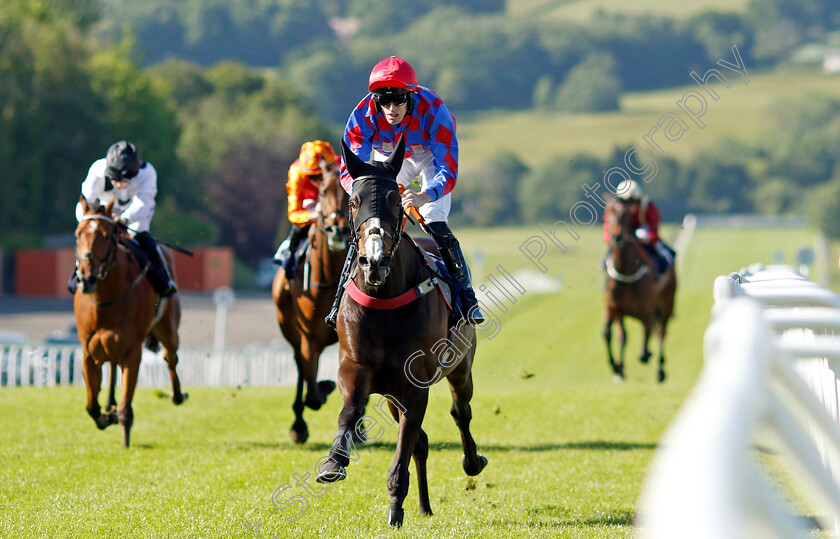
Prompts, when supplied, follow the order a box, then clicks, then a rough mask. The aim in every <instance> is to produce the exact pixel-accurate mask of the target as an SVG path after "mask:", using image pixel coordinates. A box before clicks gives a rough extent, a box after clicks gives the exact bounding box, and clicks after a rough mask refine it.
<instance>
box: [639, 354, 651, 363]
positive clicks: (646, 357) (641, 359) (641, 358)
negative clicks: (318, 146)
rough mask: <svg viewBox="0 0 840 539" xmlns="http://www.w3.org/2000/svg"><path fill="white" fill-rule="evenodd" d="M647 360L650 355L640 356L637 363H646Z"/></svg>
mask: <svg viewBox="0 0 840 539" xmlns="http://www.w3.org/2000/svg"><path fill="white" fill-rule="evenodd" d="M649 359H650V354H642V355H641V356H639V361H641V362H642V363H647V362H648V360H649Z"/></svg>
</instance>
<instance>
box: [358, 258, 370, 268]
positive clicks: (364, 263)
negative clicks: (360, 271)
mask: <svg viewBox="0 0 840 539" xmlns="http://www.w3.org/2000/svg"><path fill="white" fill-rule="evenodd" d="M359 264H361V265H362V266H370V262H368V257H366V256H360V257H359Z"/></svg>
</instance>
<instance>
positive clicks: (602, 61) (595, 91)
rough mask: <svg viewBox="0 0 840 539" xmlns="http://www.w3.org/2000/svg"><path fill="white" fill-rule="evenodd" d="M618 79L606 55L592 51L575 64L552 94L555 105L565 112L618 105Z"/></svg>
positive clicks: (615, 106) (610, 108)
mask: <svg viewBox="0 0 840 539" xmlns="http://www.w3.org/2000/svg"><path fill="white" fill-rule="evenodd" d="M620 95H621V80H619V78H618V76H617V75H616V67H615V60H613V58H612V56H610V55H609V54H600V53H594V54H590V55H589V56H587V57H586V58H585V59H584V60H583V61H582V62H581V63H580V64H578V65H577V66H575V67H574V68H573V69H572V70H571V71H570V72H569V74H568V76H567V77H566V79H565V80H564V81H563V84H562V86H560V88H559V89H558V91H557V96H556V97H555V107H556V108H558V109H559V110H564V111H567V112H601V111H606V110H615V109H617V108H618V98H619V96H620Z"/></svg>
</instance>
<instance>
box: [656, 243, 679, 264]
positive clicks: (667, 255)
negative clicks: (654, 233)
mask: <svg viewBox="0 0 840 539" xmlns="http://www.w3.org/2000/svg"><path fill="white" fill-rule="evenodd" d="M656 252H657V253H659V256H661V257H662V258H663V259H664V260H665V262H667V263H668V265H667V266H666V268H667V267H671V266H673V265H674V255H675V254H676V253H675V252H674V250H673V249H671V248H670V247H668V246H667V245H665V242H664V241H662V240H659V241H657V242H656Z"/></svg>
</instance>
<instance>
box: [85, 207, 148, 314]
mask: <svg viewBox="0 0 840 539" xmlns="http://www.w3.org/2000/svg"><path fill="white" fill-rule="evenodd" d="M81 221H105V222H106V223H110V224H111V226H112V228H111V232H110V233H109V234H108V238H109V240H110V241H109V243H108V252H107V253H105V257H104V258H103V259H101V261H100V262H99V267H98V269H97V271H96V282H100V281H103V280H105V278H106V277H108V273H109V272H110V271H111V269H112V268H113V267H114V265H115V264H116V263H117V252H118V251H119V247H118V243H119V232H118V230H119V228H118V227H117V223H116V222H115V221H114V220H113V219H111V218H110V217H108V216H106V215H84V216H82V218H81V219H80V222H81ZM84 258H85V259H87V260H92V261H94V262H96V261H97V260H99V257H97V256H96V255H95V254H93V253H92V252H91V251H90V250H88V252H86V253H85V255H84ZM149 264H150V262H149V261H148V260H147V261H146V263H145V265H144V266H143V267H142V268H141V269H140V272H139V273H138V274H137V277H135V278H134V280H133V281H132V282H131V285H130V286H129V287H128V288H127V289H126V291H125V293H124V294H123V295H122V296H120V297H119V298H117V299H115V300H112V301H104V302H99V301H95V300H93V299H91V302H92V303H93V304H94V305H96V306H97V307H110V306H113V305H119V304H120V303H122V302H123V301H125V299H126V298H127V297H128V296H129V294H131V291H132V290H134V287H135V286H137V285H138V284H139V283H140V281H142V280H143V278H144V277H145V275H146V272H147V271H148V270H149ZM75 274H76V282H80V281H81V280H82V278H81V276H80V275H79V258H78V253H76V270H75Z"/></svg>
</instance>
